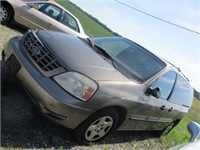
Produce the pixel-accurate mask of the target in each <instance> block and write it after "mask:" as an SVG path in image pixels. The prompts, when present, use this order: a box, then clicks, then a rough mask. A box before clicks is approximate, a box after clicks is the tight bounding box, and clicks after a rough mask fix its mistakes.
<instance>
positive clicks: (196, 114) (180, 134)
mask: <svg viewBox="0 0 200 150" xmlns="http://www.w3.org/2000/svg"><path fill="white" fill-rule="evenodd" d="M190 121H196V122H197V123H199V124H200V102H199V101H198V100H197V99H196V98H194V101H193V105H192V107H191V109H190V110H189V113H188V114H187V115H186V116H185V117H184V118H183V119H182V120H181V122H180V123H179V124H178V125H177V126H176V127H175V128H174V129H173V130H172V131H171V132H170V133H169V134H168V135H166V136H161V138H160V140H161V142H162V144H163V145H164V147H165V148H169V147H173V146H175V145H178V144H181V143H185V142H188V140H189V138H190V133H189V132H188V130H187V125H188V123H189V122H190Z"/></svg>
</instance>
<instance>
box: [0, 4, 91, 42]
mask: <svg viewBox="0 0 200 150" xmlns="http://www.w3.org/2000/svg"><path fill="white" fill-rule="evenodd" d="M0 2H1V6H0V21H1V24H8V23H10V22H11V21H13V20H14V21H16V22H17V23H20V24H22V25H24V26H26V27H28V28H31V29H47V30H55V31H61V32H65V33H68V34H70V35H75V36H78V37H82V38H87V37H88V36H87V35H86V34H85V32H84V30H83V27H82V26H81V24H80V22H79V20H78V19H77V18H76V17H75V16H74V15H72V14H71V13H70V12H69V11H67V10H66V9H65V8H63V7H62V6H61V5H59V4H58V3H56V2H55V1H53V0H43V1H39V0H38V1H34V0H29V1H22V0H0Z"/></svg>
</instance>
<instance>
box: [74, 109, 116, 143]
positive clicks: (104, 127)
mask: <svg viewBox="0 0 200 150" xmlns="http://www.w3.org/2000/svg"><path fill="white" fill-rule="evenodd" d="M117 123H118V114H117V112H116V110H115V109H114V108H106V109H103V110H100V111H98V112H96V113H95V114H93V115H92V116H91V117H89V118H88V119H86V120H85V121H84V122H83V123H82V124H81V125H79V127H78V128H77V129H76V130H75V136H76V139H77V141H78V142H79V143H80V144H87V145H88V144H90V143H93V142H97V141H100V140H102V139H103V138H105V137H106V136H107V135H108V134H110V133H111V132H112V131H113V130H114V129H115V128H116V126H117Z"/></svg>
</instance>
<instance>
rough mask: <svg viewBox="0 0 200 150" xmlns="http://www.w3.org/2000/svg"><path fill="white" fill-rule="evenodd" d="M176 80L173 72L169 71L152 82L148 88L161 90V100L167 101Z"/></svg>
mask: <svg viewBox="0 0 200 150" xmlns="http://www.w3.org/2000/svg"><path fill="white" fill-rule="evenodd" d="M175 80H176V73H175V72H173V71H169V72H167V73H165V74H164V75H162V76H161V77H159V78H158V79H157V80H156V81H154V82H153V83H152V84H151V85H150V87H152V89H155V88H160V90H161V96H160V98H161V99H164V100H167V99H168V97H169V96H170V94H171V91H172V89H173V87H174V83H175Z"/></svg>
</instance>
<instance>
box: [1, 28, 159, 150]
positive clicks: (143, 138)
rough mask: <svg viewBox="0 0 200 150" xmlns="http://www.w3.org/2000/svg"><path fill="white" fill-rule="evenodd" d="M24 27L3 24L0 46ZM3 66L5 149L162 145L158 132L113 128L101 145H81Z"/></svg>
mask: <svg viewBox="0 0 200 150" xmlns="http://www.w3.org/2000/svg"><path fill="white" fill-rule="evenodd" d="M25 30H26V29H22V28H20V27H19V26H16V25H12V26H9V27H5V26H2V25H0V44H1V45H0V49H2V47H3V45H4V44H5V43H6V42H7V41H8V40H9V39H10V38H11V37H13V36H15V35H20V34H23V33H24V32H25ZM1 67H2V68H1V72H2V74H1V75H2V80H1V81H2V85H1V146H2V147H1V148H2V149H11V148H17V149H41V148H47V149H73V150H80V149H81V150H82V149H105V150H110V149H115V150H116V149H126V150H128V149H131V150H132V149H153V150H157V149H163V146H162V144H161V143H160V140H159V138H158V136H157V134H156V133H155V132H114V133H113V134H112V135H110V136H109V137H107V138H106V139H105V140H104V141H102V142H101V143H99V144H98V145H96V144H93V145H91V146H80V145H78V144H77V143H76V142H75V140H74V138H73V132H72V131H71V130H68V129H65V128H63V127H60V126H57V125H55V124H53V123H51V122H50V121H48V120H46V119H45V118H44V117H43V116H42V115H41V114H40V113H39V112H38V110H37V109H36V108H35V106H34V105H33V103H32V102H31V100H30V99H29V97H28V96H27V94H26V93H25V91H24V89H23V88H22V87H21V85H20V83H19V82H18V80H17V79H16V78H15V76H13V75H12V74H10V72H9V70H7V68H6V66H5V64H4V63H1Z"/></svg>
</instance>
